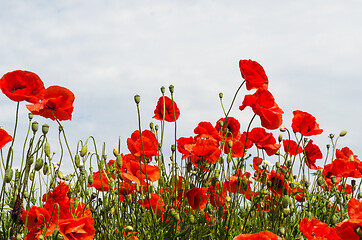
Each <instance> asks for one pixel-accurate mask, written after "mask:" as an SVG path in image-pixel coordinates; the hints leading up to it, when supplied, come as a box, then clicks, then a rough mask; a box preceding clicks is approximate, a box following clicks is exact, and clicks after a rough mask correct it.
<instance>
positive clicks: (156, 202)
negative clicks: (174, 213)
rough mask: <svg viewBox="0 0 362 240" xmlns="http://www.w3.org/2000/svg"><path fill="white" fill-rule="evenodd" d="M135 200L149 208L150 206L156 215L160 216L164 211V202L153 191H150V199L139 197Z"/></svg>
mask: <svg viewBox="0 0 362 240" xmlns="http://www.w3.org/2000/svg"><path fill="white" fill-rule="evenodd" d="M137 202H138V203H139V204H141V205H142V206H143V207H145V208H147V209H151V207H152V210H153V211H154V212H156V214H157V215H158V216H162V213H163V212H164V208H163V207H164V206H165V204H164V203H163V201H162V199H161V198H160V196H158V195H157V194H155V193H151V197H150V201H148V199H147V198H145V199H140V200H138V201H137ZM150 204H151V205H150Z"/></svg>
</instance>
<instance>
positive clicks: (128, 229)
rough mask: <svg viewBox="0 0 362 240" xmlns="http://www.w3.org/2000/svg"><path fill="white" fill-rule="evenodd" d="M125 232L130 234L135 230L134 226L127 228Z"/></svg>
mask: <svg viewBox="0 0 362 240" xmlns="http://www.w3.org/2000/svg"><path fill="white" fill-rule="evenodd" d="M124 231H125V232H126V233H129V232H133V231H134V229H133V227H132V226H127V227H126V228H125V229H124Z"/></svg>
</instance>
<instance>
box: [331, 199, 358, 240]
mask: <svg viewBox="0 0 362 240" xmlns="http://www.w3.org/2000/svg"><path fill="white" fill-rule="evenodd" d="M347 208H348V215H349V219H347V220H344V221H343V222H340V223H337V224H336V225H335V228H336V232H337V234H338V236H339V237H341V239H348V240H359V239H360V237H359V236H358V235H357V234H356V232H355V230H356V229H357V228H362V201H358V200H357V199H355V198H352V199H351V200H349V202H348V204H347Z"/></svg>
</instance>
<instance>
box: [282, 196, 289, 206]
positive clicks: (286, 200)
mask: <svg viewBox="0 0 362 240" xmlns="http://www.w3.org/2000/svg"><path fill="white" fill-rule="evenodd" d="M282 206H283V208H286V207H288V206H289V196H288V195H285V196H283V198H282Z"/></svg>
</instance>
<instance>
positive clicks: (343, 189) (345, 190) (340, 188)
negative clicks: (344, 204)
mask: <svg viewBox="0 0 362 240" xmlns="http://www.w3.org/2000/svg"><path fill="white" fill-rule="evenodd" d="M338 191H339V192H343V193H344V194H346V195H350V194H352V192H353V191H354V189H353V187H352V185H349V184H346V186H345V187H344V186H342V185H338Z"/></svg>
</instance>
